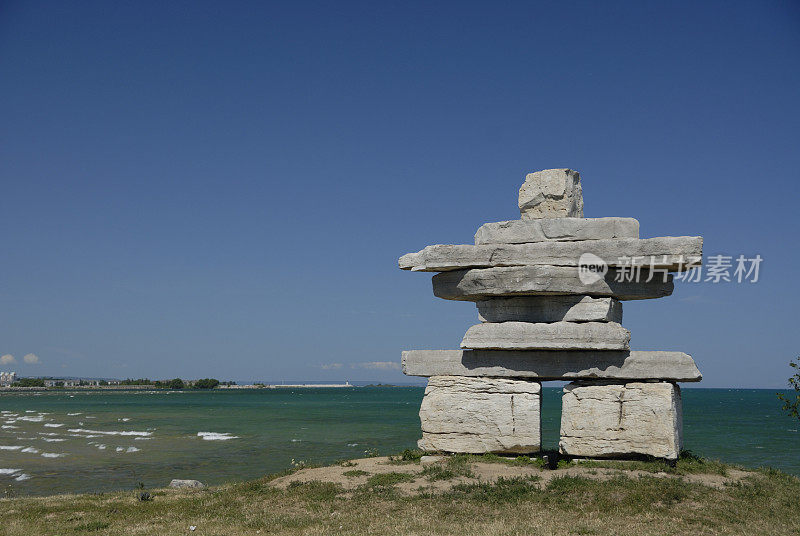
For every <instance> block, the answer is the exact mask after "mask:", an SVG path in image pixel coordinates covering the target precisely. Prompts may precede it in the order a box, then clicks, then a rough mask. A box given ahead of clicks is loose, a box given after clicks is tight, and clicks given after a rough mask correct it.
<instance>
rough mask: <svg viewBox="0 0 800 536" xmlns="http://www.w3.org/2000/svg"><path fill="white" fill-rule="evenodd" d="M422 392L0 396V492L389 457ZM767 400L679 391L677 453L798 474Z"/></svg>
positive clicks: (410, 426) (414, 430)
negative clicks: (680, 441)
mask: <svg viewBox="0 0 800 536" xmlns="http://www.w3.org/2000/svg"><path fill="white" fill-rule="evenodd" d="M422 394H423V389H422V388H421V387H394V388H386V387H383V388H381V387H374V388H373V387H357V388H335V389H318V388H309V389H260V390H230V391H228V390H215V391H205V392H198V391H182V392H181V391H170V392H165V391H155V392H154V391H61V392H55V391H48V392H27V393H8V392H6V393H2V394H0V411H2V414H0V426H1V428H0V487H2V488H7V487H8V486H9V485H10V486H12V488H13V490H14V492H15V493H17V494H19V495H25V494H37V495H41V494H54V493H65V492H99V491H109V490H120V489H133V488H134V487H136V485H137V484H138V483H139V482H142V483H144V484H145V485H146V486H148V487H161V486H164V485H166V484H167V483H169V481H170V480H171V479H172V478H194V479H198V480H201V481H203V482H205V483H208V484H217V483H222V482H227V481H233V480H246V479H252V478H256V477H259V476H262V475H264V474H267V473H274V472H277V471H281V470H283V469H286V468H287V467H290V466H291V464H292V460H295V461H300V460H303V461H308V462H314V463H329V462H333V461H335V460H339V459H343V458H354V457H361V456H363V455H364V454H365V451H377V452H378V453H380V454H383V455H385V454H393V453H397V452H400V451H402V450H403V449H404V448H410V447H411V448H413V447H414V446H415V445H416V440H417V439H418V438H419V436H420V430H419V418H418V416H417V412H418V411H419V405H420V401H421V400H422ZM780 405H781V404H780V402H779V401H778V400H777V397H776V396H775V392H774V391H769V390H737V389H730V390H727V389H684V390H683V408H684V446H685V448H687V449H690V450H692V451H694V452H695V453H697V454H701V455H703V456H706V457H709V458H718V459H721V460H723V461H726V462H731V463H738V464H742V465H745V466H750V467H757V466H763V465H769V466H773V467H776V468H779V469H781V470H783V471H786V472H789V473H792V474H795V475H800V434H799V433H798V428H800V422H798V421H796V420H792V419H790V418H789V417H788V416H786V415H785V414H784V413H783V412H782V411H781V409H780ZM542 406H543V407H542V414H543V444H544V447H545V448H549V449H555V448H556V447H557V445H558V428H559V418H560V410H561V399H560V389H559V388H545V389H544V399H543V404H542Z"/></svg>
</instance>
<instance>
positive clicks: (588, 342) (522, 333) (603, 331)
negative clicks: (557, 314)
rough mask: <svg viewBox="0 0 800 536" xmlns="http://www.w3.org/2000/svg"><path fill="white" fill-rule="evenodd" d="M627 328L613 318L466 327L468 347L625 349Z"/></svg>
mask: <svg viewBox="0 0 800 536" xmlns="http://www.w3.org/2000/svg"><path fill="white" fill-rule="evenodd" d="M630 340H631V332H630V331H628V330H627V329H625V328H623V327H622V326H621V325H619V324H617V323H615V322H583V323H576V322H552V323H536V324H534V323H531V322H497V323H494V322H488V323H485V324H477V325H475V326H472V327H471V328H469V329H468V330H467V333H466V334H465V335H464V339H463V340H462V341H461V348H467V349H472V350H628V349H629V346H628V343H629V342H630Z"/></svg>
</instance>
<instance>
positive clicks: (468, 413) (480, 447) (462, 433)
mask: <svg viewBox="0 0 800 536" xmlns="http://www.w3.org/2000/svg"><path fill="white" fill-rule="evenodd" d="M541 404H542V386H541V384H539V383H538V382H532V381H524V380H510V379H498V378H466V377H454V376H434V377H432V378H430V379H429V380H428V387H427V388H426V389H425V396H424V397H423V399H422V406H421V407H420V410H419V418H420V421H421V423H422V439H421V440H420V441H419V442H418V445H419V448H421V449H422V450H425V451H442V452H461V453H487V452H494V453H498V454H500V453H507V454H511V453H514V454H527V453H530V452H537V451H538V450H540V448H541V442H542V429H541Z"/></svg>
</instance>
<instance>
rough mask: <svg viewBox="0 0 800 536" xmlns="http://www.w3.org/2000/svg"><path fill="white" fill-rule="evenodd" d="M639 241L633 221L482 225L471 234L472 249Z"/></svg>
mask: <svg viewBox="0 0 800 536" xmlns="http://www.w3.org/2000/svg"><path fill="white" fill-rule="evenodd" d="M607 238H639V222H638V221H637V220H635V219H633V218H549V219H540V220H511V221H498V222H493V223H484V224H483V225H481V226H480V227H479V228H478V232H476V233H475V245H482V244H528V243H531V242H546V241H548V240H560V241H573V240H602V239H607Z"/></svg>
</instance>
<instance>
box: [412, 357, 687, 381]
mask: <svg viewBox="0 0 800 536" xmlns="http://www.w3.org/2000/svg"><path fill="white" fill-rule="evenodd" d="M402 362H403V374H405V375H406V376H423V377H428V376H471V377H475V376H483V377H488V378H530V379H536V380H542V381H544V380H580V379H586V380H588V379H600V380H603V379H606V380H623V381H641V380H664V381H673V382H699V381H700V380H702V379H703V375H702V374H700V371H699V370H698V369H697V365H695V362H694V360H693V359H692V356H690V355H688V354H684V353H683V352H643V351H625V352H615V351H609V350H604V351H600V352H591V351H581V350H575V351H563V350H562V351H553V350H531V351H525V350H523V351H509V350H411V351H407V352H403V361H402Z"/></svg>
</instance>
